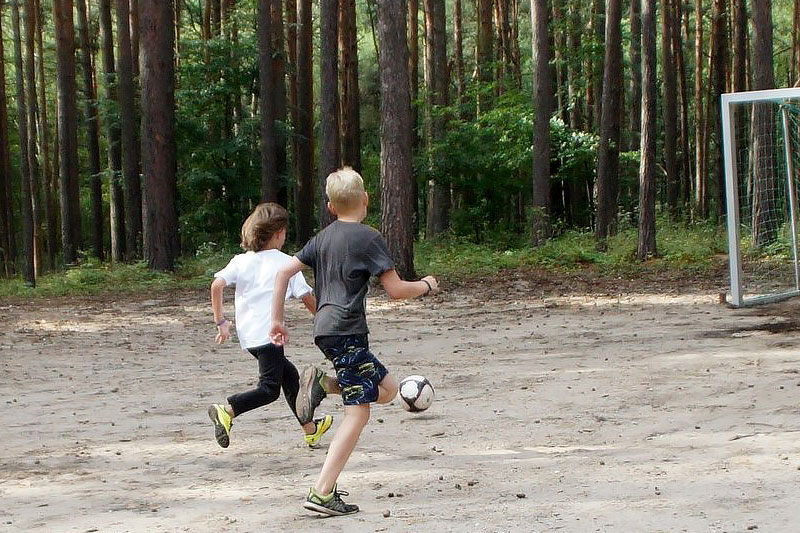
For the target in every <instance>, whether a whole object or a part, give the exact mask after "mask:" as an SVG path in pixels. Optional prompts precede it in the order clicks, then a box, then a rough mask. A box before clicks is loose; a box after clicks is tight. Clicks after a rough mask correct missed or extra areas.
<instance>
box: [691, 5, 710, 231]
mask: <svg viewBox="0 0 800 533" xmlns="http://www.w3.org/2000/svg"><path fill="white" fill-rule="evenodd" d="M694 17H695V38H694V39H695V40H694V61H695V63H694V68H695V70H694V105H695V113H694V127H695V130H694V131H695V138H694V141H695V169H694V178H695V186H694V193H695V204H696V207H697V211H698V213H699V215H700V217H701V218H706V217H707V216H708V203H707V201H706V199H707V198H706V182H707V179H706V175H705V173H706V169H705V160H706V156H705V151H704V149H703V148H704V145H703V124H704V122H703V118H704V116H703V106H704V105H705V104H704V102H705V99H704V98H703V96H704V91H703V0H696V3H695V10H694Z"/></svg>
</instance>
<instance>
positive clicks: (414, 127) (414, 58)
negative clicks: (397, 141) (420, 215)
mask: <svg viewBox="0 0 800 533" xmlns="http://www.w3.org/2000/svg"><path fill="white" fill-rule="evenodd" d="M408 86H409V89H410V91H411V150H412V152H414V151H416V148H417V145H418V144H419V131H418V129H419V106H418V105H417V100H418V99H419V0H408ZM414 190H415V193H414V198H415V199H416V198H417V193H416V183H415V186H414Z"/></svg>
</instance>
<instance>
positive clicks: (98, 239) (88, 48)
mask: <svg viewBox="0 0 800 533" xmlns="http://www.w3.org/2000/svg"><path fill="white" fill-rule="evenodd" d="M77 3H78V24H79V26H78V35H79V36H80V41H81V67H82V70H83V88H84V91H85V94H84V96H85V99H86V139H87V140H88V143H89V172H90V177H89V183H90V187H89V190H90V191H91V201H92V225H93V226H94V228H93V235H92V237H93V239H92V243H93V246H92V249H93V252H94V256H95V257H97V258H98V259H100V260H102V259H103V228H104V227H105V224H104V222H103V182H102V176H101V175H100V135H99V131H98V124H97V93H96V90H95V84H94V66H93V65H92V43H91V41H90V40H89V17H88V14H87V7H86V0H77Z"/></svg>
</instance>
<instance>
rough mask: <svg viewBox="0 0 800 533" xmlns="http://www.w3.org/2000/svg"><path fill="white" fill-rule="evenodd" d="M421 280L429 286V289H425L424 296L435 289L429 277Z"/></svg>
mask: <svg viewBox="0 0 800 533" xmlns="http://www.w3.org/2000/svg"><path fill="white" fill-rule="evenodd" d="M420 281H421V282H423V283H424V284H425V285H427V286H428V290H427V291H425V294H423V296H427V295H428V294H430V292H431V291H432V290H433V287H431V284H430V283H428V280H427V279H421V280H420Z"/></svg>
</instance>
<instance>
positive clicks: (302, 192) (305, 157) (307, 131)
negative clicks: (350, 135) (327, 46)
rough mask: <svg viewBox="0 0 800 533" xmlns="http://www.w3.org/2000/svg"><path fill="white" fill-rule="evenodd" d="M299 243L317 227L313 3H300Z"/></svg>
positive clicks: (297, 194) (298, 63)
mask: <svg viewBox="0 0 800 533" xmlns="http://www.w3.org/2000/svg"><path fill="white" fill-rule="evenodd" d="M297 28H298V30H297V126H296V130H297V133H296V138H297V188H296V189H295V196H296V198H295V206H296V210H297V244H298V245H303V244H305V242H306V241H308V239H310V238H311V235H312V232H313V225H314V220H313V219H314V184H313V178H312V176H313V175H314V123H313V120H314V93H313V87H314V79H313V77H312V75H313V70H312V69H313V65H312V61H313V56H312V42H313V41H312V23H311V0H298V2H297Z"/></svg>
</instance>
